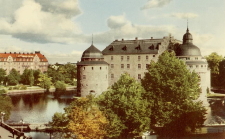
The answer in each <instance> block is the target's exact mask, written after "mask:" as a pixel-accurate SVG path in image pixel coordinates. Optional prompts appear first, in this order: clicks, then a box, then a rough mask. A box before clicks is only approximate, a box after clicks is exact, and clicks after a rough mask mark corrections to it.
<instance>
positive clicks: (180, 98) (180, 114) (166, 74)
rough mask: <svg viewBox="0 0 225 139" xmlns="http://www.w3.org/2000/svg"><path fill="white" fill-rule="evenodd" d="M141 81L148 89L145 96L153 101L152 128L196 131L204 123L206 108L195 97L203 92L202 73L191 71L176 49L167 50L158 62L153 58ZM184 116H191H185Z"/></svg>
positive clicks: (182, 131)
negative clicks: (200, 74)
mask: <svg viewBox="0 0 225 139" xmlns="http://www.w3.org/2000/svg"><path fill="white" fill-rule="evenodd" d="M141 82H142V85H143V87H144V88H145V90H146V91H147V92H148V93H146V96H145V97H146V99H147V100H148V101H151V100H152V101H153V106H152V107H151V111H152V115H151V122H152V123H151V126H152V128H154V127H155V126H159V125H160V126H164V127H165V128H164V130H165V132H166V133H168V134H169V133H171V132H168V131H173V134H175V133H185V130H186V129H191V130H192V131H193V130H195V128H196V127H198V126H200V125H202V124H203V122H204V120H205V119H204V115H205V112H206V110H205V108H204V107H203V106H202V103H201V102H200V101H197V100H196V99H197V98H198V97H199V95H200V93H201V91H200V86H199V82H200V79H199V76H198V75H197V74H196V73H195V72H190V71H189V70H188V69H187V68H186V65H185V63H184V62H183V61H181V60H179V59H177V58H176V57H175V53H174V52H172V53H169V52H164V53H163V54H162V55H160V56H159V59H158V62H157V63H155V62H153V61H152V62H151V64H150V66H149V68H148V72H146V73H145V77H144V78H143V79H142V81H141ZM193 113H194V115H195V117H193V116H192V114H193ZM185 116H187V117H188V118H189V120H186V118H185V119H183V118H184V117H185ZM194 118H195V119H194ZM196 118H197V119H196ZM190 120H192V122H189V121H190ZM178 122H180V123H179V124H174V123H178ZM181 126H182V127H181ZM175 131H176V132H175ZM165 132H164V133H165Z"/></svg>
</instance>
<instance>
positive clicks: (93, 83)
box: [77, 44, 108, 97]
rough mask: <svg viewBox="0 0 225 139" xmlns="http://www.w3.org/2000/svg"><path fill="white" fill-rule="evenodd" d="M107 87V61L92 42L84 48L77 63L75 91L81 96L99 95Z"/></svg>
mask: <svg viewBox="0 0 225 139" xmlns="http://www.w3.org/2000/svg"><path fill="white" fill-rule="evenodd" d="M107 88H108V63H107V62H105V61H104V58H103V55H102V52H101V51H100V50H98V49H97V48H96V47H95V46H94V45H93V44H92V45H91V46H90V47H89V48H88V49H86V50H85V51H84V52H83V54H82V57H81V61H80V62H78V63H77V92H78V95H79V96H81V97H85V96H87V95H89V94H94V95H100V94H101V93H102V92H103V91H106V90H107Z"/></svg>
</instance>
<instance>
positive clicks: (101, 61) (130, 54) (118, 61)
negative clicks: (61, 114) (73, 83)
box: [77, 28, 210, 97]
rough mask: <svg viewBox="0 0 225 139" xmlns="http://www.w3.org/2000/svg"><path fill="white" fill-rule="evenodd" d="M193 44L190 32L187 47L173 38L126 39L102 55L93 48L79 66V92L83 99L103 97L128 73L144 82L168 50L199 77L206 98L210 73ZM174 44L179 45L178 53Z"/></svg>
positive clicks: (86, 53) (187, 32) (113, 44)
mask: <svg viewBox="0 0 225 139" xmlns="http://www.w3.org/2000/svg"><path fill="white" fill-rule="evenodd" d="M192 40H193V38H192V35H191V34H190V33H189V29H188V28H187V31H186V33H185V34H184V35H183V43H181V41H179V40H176V39H174V38H173V37H171V36H169V37H163V38H160V39H153V37H151V38H150V39H140V40H139V39H138V38H135V39H134V40H124V39H122V40H120V41H119V40H115V41H113V42H112V43H111V44H110V45H109V46H107V47H106V48H105V49H104V50H103V51H102V52H101V51H100V50H98V49H97V48H96V47H95V46H94V45H93V44H92V45H91V46H90V47H89V48H88V49H86V50H85V51H84V52H83V55H82V57H81V61H80V62H78V63H77V70H78V71H77V81H78V82H77V92H78V94H79V95H80V96H82V97H83V96H86V95H88V94H96V95H99V94H101V93H102V92H103V91H106V90H107V88H108V87H109V86H111V85H112V84H113V83H114V82H116V81H117V80H118V79H119V78H120V76H121V74H123V73H124V72H127V73H128V74H129V75H130V76H131V77H133V78H135V79H136V80H139V81H140V79H141V78H143V77H144V73H145V72H147V68H148V65H149V64H150V62H151V61H152V60H153V61H157V59H158V57H159V55H161V54H162V53H163V52H164V51H165V50H169V49H173V50H174V51H175V53H176V56H177V58H179V59H181V60H183V61H184V62H185V63H186V65H187V68H188V69H189V70H190V71H195V72H196V73H198V74H199V76H200V78H201V82H200V86H201V88H202V94H201V95H202V96H203V97H205V96H206V89H207V88H209V89H210V70H209V69H208V63H207V61H206V60H205V59H203V57H202V56H201V51H200V49H199V48H198V47H197V46H195V45H194V44H193V42H192ZM171 44H179V45H178V46H177V47H176V49H174V48H172V47H171Z"/></svg>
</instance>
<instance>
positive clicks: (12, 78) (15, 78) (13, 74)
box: [6, 68, 20, 85]
mask: <svg viewBox="0 0 225 139" xmlns="http://www.w3.org/2000/svg"><path fill="white" fill-rule="evenodd" d="M6 81H7V82H8V84H9V85H17V84H18V83H19V81H20V73H19V72H18V71H17V70H16V69H14V68H13V69H12V70H11V71H10V72H9V75H8V76H7V79H6Z"/></svg>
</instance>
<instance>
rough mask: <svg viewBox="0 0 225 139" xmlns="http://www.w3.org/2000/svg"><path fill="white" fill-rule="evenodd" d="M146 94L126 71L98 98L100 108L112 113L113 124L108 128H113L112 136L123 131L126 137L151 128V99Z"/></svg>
mask: <svg viewBox="0 0 225 139" xmlns="http://www.w3.org/2000/svg"><path fill="white" fill-rule="evenodd" d="M144 96H145V90H144V88H143V87H142V86H141V84H140V83H138V82H137V81H136V80H135V79H134V78H131V77H130V76H129V75H128V73H125V74H122V75H121V77H120V79H119V80H118V81H117V82H116V83H114V84H113V85H112V86H111V88H110V89H108V90H107V91H105V92H103V93H102V94H101V95H100V96H99V97H98V98H97V102H98V104H99V107H100V109H101V110H102V111H105V112H106V113H107V114H109V113H110V114H111V115H108V120H109V122H110V124H109V125H110V126H112V128H108V129H110V130H112V132H111V133H112V135H110V136H118V135H120V133H121V136H124V137H126V136H130V135H134V134H138V133H140V132H144V131H148V130H150V129H149V126H150V118H149V117H150V113H151V110H150V109H148V107H150V105H151V103H150V102H151V101H149V102H148V101H147V100H146V99H145V98H144ZM114 114H115V115H117V117H118V118H117V117H116V116H115V115H114ZM115 118H117V119H115ZM109 133H110V132H109Z"/></svg>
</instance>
